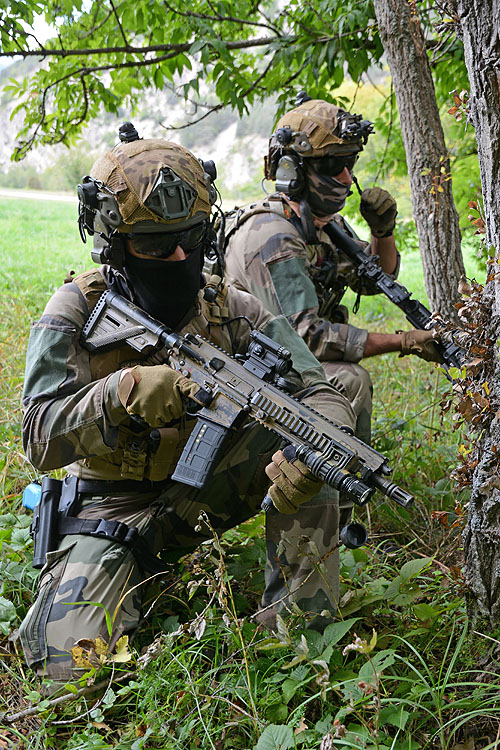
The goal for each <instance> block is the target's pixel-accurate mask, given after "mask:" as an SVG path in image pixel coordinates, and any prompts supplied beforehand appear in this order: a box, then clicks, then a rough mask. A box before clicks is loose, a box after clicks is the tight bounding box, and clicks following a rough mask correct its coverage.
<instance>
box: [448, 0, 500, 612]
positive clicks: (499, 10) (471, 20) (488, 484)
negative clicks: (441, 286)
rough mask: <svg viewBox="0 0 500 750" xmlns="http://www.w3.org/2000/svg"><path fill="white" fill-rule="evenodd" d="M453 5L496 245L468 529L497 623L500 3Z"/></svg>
mask: <svg viewBox="0 0 500 750" xmlns="http://www.w3.org/2000/svg"><path fill="white" fill-rule="evenodd" d="M451 10H455V11H456V16H455V18H456V21H457V22H458V24H459V33H460V35H461V37H462V40H463V44H464V52H465V63H466V65H467V72H468V76H469V83H470V92H469V121H470V122H471V123H472V125H473V126H474V128H475V131H476V139H477V146H478V156H479V165H480V170H481V185H482V193H483V203H484V215H485V219H486V243H487V247H488V249H491V248H494V249H495V255H494V259H493V258H492V262H491V263H490V264H489V270H488V276H487V280H486V284H485V286H484V290H483V295H482V303H483V307H484V309H487V310H488V311H489V316H490V319H489V322H487V324H486V332H485V334H484V335H483V339H484V343H485V345H486V347H487V356H486V358H485V361H484V364H483V366H482V368H481V370H480V371H479V373H478V374H477V375H476V377H475V383H474V387H475V389H476V390H477V391H479V390H482V392H483V393H484V392H485V391H488V390H489V406H488V407H487V408H486V409H485V410H484V416H483V419H482V420H481V422H480V424H479V425H478V429H477V433H478V434H479V437H478V438H477V440H476V450H475V457H476V460H477V462H478V463H477V467H476V468H475V470H474V472H473V477H472V493H471V500H470V503H469V512H468V520H467V526H466V529H465V533H464V542H465V554H466V566H465V579H466V583H467V584H468V587H469V592H470V596H469V602H468V604H469V613H470V614H471V615H472V617H473V618H474V619H476V620H477V619H478V618H479V617H486V618H487V619H488V620H489V622H490V623H491V624H492V625H496V624H498V621H499V616H500V361H499V347H498V341H499V336H500V273H499V251H500V0H457V1H456V2H453V5H452V8H451ZM484 383H486V384H487V388H486V389H485V386H484ZM497 446H498V452H497Z"/></svg>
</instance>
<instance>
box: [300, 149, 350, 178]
mask: <svg viewBox="0 0 500 750" xmlns="http://www.w3.org/2000/svg"><path fill="white" fill-rule="evenodd" d="M357 160H358V154H347V155H346V156H338V155H336V156H322V157H321V158H319V159H308V160H307V161H308V163H309V164H310V165H311V167H312V168H313V169H314V171H315V172H317V173H318V174H324V175H326V176H327V177H335V176H336V175H338V174H340V173H341V172H343V171H344V169H345V167H347V169H348V170H349V172H352V170H353V169H354V165H355V164H356V162H357Z"/></svg>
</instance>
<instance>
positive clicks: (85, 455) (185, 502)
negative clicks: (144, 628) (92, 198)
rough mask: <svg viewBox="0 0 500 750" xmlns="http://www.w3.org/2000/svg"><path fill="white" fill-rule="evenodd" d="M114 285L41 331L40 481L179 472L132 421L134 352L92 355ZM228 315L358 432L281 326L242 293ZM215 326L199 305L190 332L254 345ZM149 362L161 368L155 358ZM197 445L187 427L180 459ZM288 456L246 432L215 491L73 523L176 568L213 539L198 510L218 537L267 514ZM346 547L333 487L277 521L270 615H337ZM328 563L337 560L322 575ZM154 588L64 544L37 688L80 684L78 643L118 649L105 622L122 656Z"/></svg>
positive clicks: (51, 588)
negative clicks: (295, 606)
mask: <svg viewBox="0 0 500 750" xmlns="http://www.w3.org/2000/svg"><path fill="white" fill-rule="evenodd" d="M108 273H109V270H107V269H105V268H104V269H101V272H100V276H99V275H97V274H96V272H95V271H93V272H89V273H88V274H85V275H84V277H83V278H80V279H77V280H76V281H74V282H72V283H70V284H67V285H65V286H64V287H62V288H61V289H60V290H58V291H57V292H56V294H55V295H54V296H53V297H52V299H51V300H50V301H49V303H48V305H47V307H46V309H45V311H44V313H43V315H42V317H41V319H40V320H39V321H38V322H37V323H36V324H35V325H34V326H33V330H32V336H31V339H30V344H29V350H28V356H27V365H26V381H25V390H24V397H23V402H24V407H25V415H24V422H23V438H24V444H25V450H26V452H27V455H28V457H29V458H30V460H31V461H32V462H33V463H34V465H35V466H37V467H38V468H39V469H40V470H42V471H47V470H49V469H52V468H55V467H60V466H66V467H67V468H68V469H69V470H70V473H72V474H74V475H77V476H80V477H85V478H94V479H96V478H100V479H106V480H110V479H123V478H135V479H138V480H139V479H142V478H144V477H150V478H151V477H152V476H153V477H154V478H155V479H156V480H158V479H161V478H162V477H163V478H164V477H165V476H167V475H168V474H169V473H171V468H172V460H171V461H170V464H169V462H168V460H166V459H165V456H164V457H163V463H162V464H161V467H160V468H159V467H158V465H156V466H155V461H154V458H153V457H152V456H151V455H150V451H149V447H148V442H147V440H146V439H145V435H141V433H140V432H139V433H137V432H136V431H135V432H134V431H133V430H131V426H130V417H129V415H128V414H127V412H126V410H125V409H124V407H123V406H122V405H121V404H120V402H119V401H118V398H117V396H116V385H117V381H118V376H119V370H120V368H121V367H123V366H124V365H125V364H130V363H131V362H130V360H131V357H133V358H134V360H135V361H137V353H136V352H133V351H132V350H127V349H126V347H125V348H124V347H122V348H121V349H118V350H114V351H112V352H109V353H107V354H98V355H90V354H89V353H88V352H87V351H86V350H84V349H82V347H81V345H80V333H81V329H82V326H83V324H84V322H85V320H86V319H87V317H88V315H89V309H91V308H92V305H93V304H95V301H96V299H97V297H98V294H97V291H98V289H99V288H101V290H102V288H103V287H105V283H103V281H102V280H104V279H107V278H108ZM100 279H101V281H100ZM82 289H83V290H85V294H83V293H82ZM224 304H225V309H224V313H225V314H224V315H223V318H224V319H226V320H227V319H231V318H235V317H237V316H238V315H243V314H245V315H246V316H247V317H248V318H249V319H250V320H252V322H253V323H254V324H255V325H256V327H257V328H259V329H260V330H262V331H263V332H265V333H266V334H267V335H269V336H272V337H274V338H276V339H278V340H279V341H280V343H282V344H283V345H284V346H286V347H287V348H289V349H291V350H292V354H293V358H294V371H293V377H294V378H295V380H296V382H297V384H300V385H301V386H303V387H306V388H307V395H305V397H304V399H303V400H304V402H305V403H309V404H310V405H311V406H312V407H313V408H316V409H318V410H321V411H322V412H323V413H324V414H325V415H326V416H328V417H330V418H331V419H332V420H333V421H335V422H337V423H339V424H346V425H349V426H351V427H353V426H354V423H355V415H354V412H353V410H352V408H351V406H350V404H349V402H348V401H347V400H346V398H345V396H344V395H342V394H341V393H340V392H339V391H337V390H336V389H334V388H332V387H331V386H330V385H329V384H328V383H327V381H326V380H325V379H324V372H323V370H322V368H321V367H320V365H319V363H318V362H317V361H316V360H315V359H314V357H313V356H312V355H311V353H310V352H309V350H308V349H307V347H306V346H305V344H304V342H303V341H302V340H301V339H300V338H299V337H298V336H297V335H296V334H295V333H294V331H293V329H292V328H291V327H290V326H289V324H288V323H287V321H286V320H285V319H284V318H283V317H273V316H272V315H270V314H269V313H268V312H267V311H266V310H265V309H264V308H263V307H262V305H261V303H260V302H259V301H258V300H256V299H255V298H253V297H251V296H250V295H248V294H246V293H244V292H240V291H238V290H236V289H232V288H229V289H228V290H227V296H226V297H225V302H224ZM217 313H218V314H217ZM217 319H218V320H219V322H220V320H221V309H219V310H217V312H216V311H215V310H213V309H211V308H210V305H208V303H206V302H205V301H204V300H203V298H202V295H200V297H199V299H198V300H197V302H196V304H195V310H194V316H193V318H192V319H191V320H190V321H189V323H188V324H187V325H186V326H185V327H184V328H183V329H182V330H183V331H184V332H187V331H192V332H194V333H200V334H202V335H205V336H206V337H207V338H210V339H211V340H213V341H214V342H215V343H217V344H219V345H223V346H224V347H225V348H226V349H227V350H228V351H231V352H232V353H237V352H238V353H240V352H241V353H243V352H244V351H245V350H246V348H247V345H248V343H249V333H250V330H249V327H248V324H246V323H245V322H244V321H243V320H236V321H234V322H233V323H231V324H230V328H231V333H229V331H228V327H227V326H222V327H221V326H220V325H215V324H214V323H213V321H214V320H217ZM211 321H212V322H211ZM149 360H151V363H152V364H153V363H156V362H155V357H151V358H149ZM149 360H147V361H149ZM144 361H145V360H143V363H144ZM147 361H146V362H147ZM176 429H177V428H176ZM188 434H189V429H188V427H187V425H186V424H183V423H182V420H181V423H180V424H179V426H178V438H177V442H176V445H175V450H176V451H178V450H179V449H180V447H181V446H182V445H183V443H184V442H185V440H186V439H187V435H188ZM174 442H175V441H174ZM277 443H278V440H277V438H276V437H275V436H274V435H273V433H271V432H269V431H268V430H266V429H265V428H262V427H260V426H257V425H255V426H252V425H247V426H245V427H244V428H243V429H242V430H241V431H240V432H239V433H238V434H237V435H236V436H235V438H234V439H233V443H232V444H231V446H230V448H229V449H228V451H227V452H226V454H225V456H224V459H223V460H221V462H220V464H219V466H218V467H216V470H215V473H214V476H213V479H212V480H211V482H210V485H209V486H208V487H207V488H204V489H203V490H196V489H194V488H190V487H188V486H186V485H182V484H179V483H175V482H167V484H166V485H165V487H164V489H163V490H161V491H160V490H157V491H155V492H154V493H143V494H139V493H133V494H127V495H124V494H120V495H112V496H109V497H103V496H91V495H84V496H81V497H80V499H79V505H78V506H77V508H76V510H75V509H74V510H73V511H72V515H75V514H78V515H79V516H80V517H82V518H91V519H108V520H116V521H123V522H125V523H127V524H129V525H131V526H136V527H138V528H139V529H140V531H141V533H143V534H144V536H145V539H146V542H147V544H148V548H149V549H150V550H151V551H152V552H154V553H157V552H160V551H163V552H164V553H166V554H167V556H168V555H170V556H173V557H178V556H180V555H182V554H183V553H185V552H188V551H190V550H192V549H194V548H195V547H196V546H197V545H198V544H199V543H200V542H201V541H202V540H203V539H206V538H208V537H209V535H210V534H209V530H208V529H207V528H204V527H203V525H202V530H201V531H197V530H195V528H196V527H197V525H198V516H199V513H200V510H205V511H206V512H207V514H208V516H209V518H210V520H211V523H212V525H213V527H214V528H215V529H216V531H217V532H219V533H221V532H223V531H224V530H225V529H228V528H231V527H232V526H234V525H236V524H237V523H240V522H241V521H243V520H245V519H247V518H249V517H250V516H252V515H254V514H255V513H256V512H258V511H259V509H260V504H261V501H262V498H263V496H264V494H265V492H266V490H267V487H268V485H269V481H268V479H267V477H266V475H265V472H264V468H265V466H266V465H267V463H269V460H270V456H271V455H272V453H273V452H274V451H275V450H276V448H277ZM167 453H168V450H167ZM170 459H172V454H171V455H170ZM174 464H175V462H174ZM152 469H153V470H154V471H153V473H151V472H152ZM161 469H163V474H162V471H161ZM154 472H156V474H155V473H154ZM347 513H348V510H347ZM337 535H338V497H337V493H335V492H334V491H332V490H330V488H325V487H323V489H322V491H321V493H320V495H319V496H317V498H313V500H311V501H310V503H309V504H306V505H305V506H304V507H302V508H300V510H299V511H298V512H297V513H296V514H295V515H293V516H286V517H285V516H280V515H277V516H276V515H272V516H271V515H270V516H269V517H268V518H267V519H266V538H267V549H268V562H267V574H266V577H267V582H266V590H265V592H264V596H263V605H265V604H267V603H269V602H271V603H276V606H277V607H279V608H282V607H284V606H287V604H288V603H289V600H290V599H292V598H293V599H294V600H296V601H297V602H298V603H299V605H301V606H304V608H305V611H306V612H307V613H308V615H309V616H310V618H311V620H312V621H317V622H319V619H318V618H319V616H320V614H321V613H322V611H323V610H324V609H325V608H326V609H328V611H329V612H330V613H331V614H332V616H333V614H334V612H335V609H336V604H337V597H338V580H337V579H338V563H337V558H336V556H335V554H331V555H327V553H328V552H329V551H330V550H331V548H332V547H333V546H334V545H335V543H336V540H337ZM308 536H310V537H311V539H312V542H311V545H312V547H311V548H310V549H309V548H307V549H306V553H305V554H304V549H305V548H304V544H303V539H304V538H306V537H308ZM314 545H315V546H314ZM278 554H279V560H280V562H279V564H278V562H277V559H276V556H277V555H278ZM322 556H326V557H325V562H324V564H323V563H322V562H321V559H320V558H321V557H322ZM147 576H148V574H147V573H146V572H145V571H144V570H143V569H142V568H141V567H140V560H136V559H135V558H134V556H133V555H132V554H131V552H130V551H129V550H128V549H127V548H126V547H124V546H122V545H120V544H118V543H116V542H113V541H112V540H106V539H101V538H96V537H90V536H79V535H69V536H67V537H64V538H62V539H61V541H60V544H59V548H58V549H57V550H56V551H55V552H52V553H50V555H49V556H48V561H47V564H46V566H45V568H44V569H43V570H42V573H41V577H40V586H39V590H38V594H37V597H36V600H35V602H34V604H33V606H32V607H31V609H30V610H29V612H28V614H27V616H26V618H25V620H24V621H23V623H22V626H21V629H20V632H21V641H22V645H23V648H24V649H25V653H26V658H27V660H28V663H29V664H30V665H31V666H33V668H34V669H36V671H37V673H38V674H39V675H46V676H48V677H51V678H53V679H56V680H67V679H71V677H72V676H73V677H74V676H75V675H76V672H75V665H74V663H73V661H72V657H71V652H70V649H71V648H72V646H73V645H74V644H75V643H76V642H77V641H78V640H79V639H80V638H95V637H97V636H98V635H99V636H101V637H102V638H104V639H105V640H108V634H107V629H106V620H105V610H106V611H107V612H109V613H111V615H112V619H113V633H112V638H111V645H113V643H115V642H116V640H117V639H118V638H119V637H120V635H121V634H123V633H129V634H132V633H133V631H134V630H135V628H136V627H137V624H138V622H139V619H140V612H141V599H142V593H143V592H142V586H140V585H139V584H140V583H141V581H143V580H145V578H146V577H147ZM301 584H302V585H301ZM282 597H284V599H283V601H279V600H281V599H282ZM95 602H98V603H99V604H101V605H102V606H96V604H94V603H95ZM76 671H77V670H76Z"/></svg>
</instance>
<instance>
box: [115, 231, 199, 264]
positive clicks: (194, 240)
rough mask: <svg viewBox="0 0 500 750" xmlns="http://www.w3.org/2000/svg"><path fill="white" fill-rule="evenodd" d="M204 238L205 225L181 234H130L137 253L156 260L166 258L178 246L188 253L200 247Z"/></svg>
mask: <svg viewBox="0 0 500 750" xmlns="http://www.w3.org/2000/svg"><path fill="white" fill-rule="evenodd" d="M205 236H206V224H204V223H203V224H197V225H196V226H195V227H191V228H190V229H186V230H184V231H183V232H165V233H161V234H155V233H150V234H132V236H131V238H130V241H131V242H132V247H133V248H134V250H135V251H136V252H137V253H142V254H143V255H155V256H156V257H158V258H168V256H169V255H172V253H174V252H175V248H176V247H177V245H180V246H181V247H182V249H183V250H184V252H185V253H189V252H191V251H192V250H194V249H195V248H196V247H198V245H200V244H201V243H202V242H203V240H204V239H205Z"/></svg>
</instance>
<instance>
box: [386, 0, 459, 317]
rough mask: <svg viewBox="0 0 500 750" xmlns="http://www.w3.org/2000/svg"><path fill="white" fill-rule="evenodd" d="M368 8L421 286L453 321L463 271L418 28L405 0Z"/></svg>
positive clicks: (437, 120)
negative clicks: (383, 66)
mask: <svg viewBox="0 0 500 750" xmlns="http://www.w3.org/2000/svg"><path fill="white" fill-rule="evenodd" d="M374 7H375V15H376V17H377V21H378V26H379V31H380V38H381V40H382V44H383V46H384V52H385V55H386V58H387V62H388V63H389V68H390V71H391V75H392V80H393V83H394V90H395V93H396V101H397V104H398V109H399V116H400V120H401V130H402V134H403V143H404V146H405V151H406V163H407V165H408V174H409V176H410V186H411V197H412V204H413V216H414V218H415V224H416V227H417V234H418V241H419V246H420V253H421V256H422V264H423V270H424V281H425V288H426V290H427V295H428V297H429V303H430V306H431V309H432V310H433V311H438V312H440V313H441V314H442V315H443V317H444V318H448V319H450V320H456V310H455V308H454V307H453V305H454V303H455V302H456V301H457V298H458V296H459V294H458V282H459V280H460V277H461V276H463V275H464V274H465V269H464V264H463V259H462V252H461V247H460V240H461V236H460V229H459V226H458V214H457V211H456V208H455V203H454V201H453V193H452V187H451V178H450V163H449V159H448V152H447V149H446V145H445V142H444V134H443V128H442V126H441V120H440V118H439V110H438V106H437V102H436V94H435V90H434V82H433V80H432V75H431V69H430V65H429V60H428V57H427V53H426V49H425V40H424V36H423V32H422V27H421V24H420V21H419V19H418V16H417V14H416V10H415V5H414V3H410V2H408V0H374Z"/></svg>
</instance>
